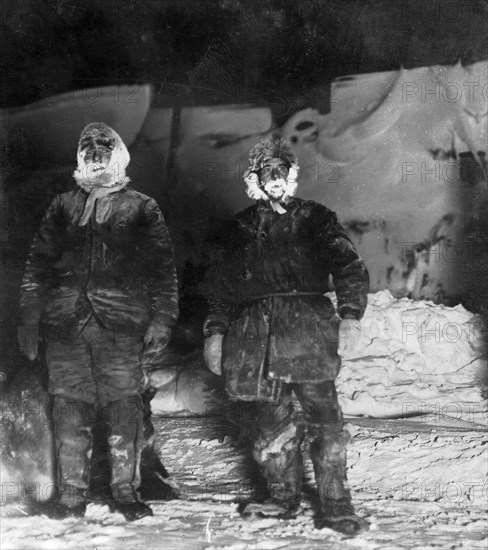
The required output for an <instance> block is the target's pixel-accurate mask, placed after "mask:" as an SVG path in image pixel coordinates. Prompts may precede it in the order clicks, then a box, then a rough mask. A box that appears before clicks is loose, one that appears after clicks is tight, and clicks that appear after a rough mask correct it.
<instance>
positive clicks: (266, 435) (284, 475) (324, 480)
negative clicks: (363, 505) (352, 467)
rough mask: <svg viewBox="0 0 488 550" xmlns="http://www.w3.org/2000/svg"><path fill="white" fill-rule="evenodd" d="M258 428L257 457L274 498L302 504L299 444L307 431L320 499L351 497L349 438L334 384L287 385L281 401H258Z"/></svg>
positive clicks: (301, 469) (254, 450) (331, 382)
mask: <svg viewBox="0 0 488 550" xmlns="http://www.w3.org/2000/svg"><path fill="white" fill-rule="evenodd" d="M293 392H294V393H295V395H296V397H297V399H298V401H299V402H300V405H301V407H302V410H303V420H302V421H301V422H298V421H297V418H296V413H295V410H294V406H293ZM257 427H258V436H257V438H256V439H255V442H254V449H253V457H254V459H255V460H256V462H257V463H258V464H259V466H260V467H261V470H262V472H263V474H264V476H265V478H266V480H267V483H268V489H269V492H270V495H271V497H272V498H273V499H275V500H277V501H283V502H286V503H290V504H293V503H294V502H297V501H299V499H300V495H301V489H302V473H303V458H302V452H301V444H302V441H303V439H304V437H305V434H306V433H307V432H308V437H309V440H310V458H311V460H312V463H313V466H314V471H315V478H316V482H317V487H318V492H319V498H320V501H321V502H322V503H326V502H327V501H329V500H338V499H350V493H349V490H348V487H347V482H346V457H345V446H346V444H347V443H348V441H349V440H350V437H351V436H350V434H349V432H348V431H347V430H344V426H343V417H342V412H341V409H340V406H339V402H338V399H337V391H336V388H335V384H334V382H333V381H327V382H320V383H318V384H312V383H295V384H284V386H283V394H282V398H281V399H280V401H279V402H278V403H270V402H258V403H257Z"/></svg>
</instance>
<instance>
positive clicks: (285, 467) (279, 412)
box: [245, 386, 304, 518]
mask: <svg viewBox="0 0 488 550" xmlns="http://www.w3.org/2000/svg"><path fill="white" fill-rule="evenodd" d="M293 416H294V410H293V403H292V399H291V390H290V389H289V388H288V387H287V386H284V389H283V397H282V399H281V401H280V402H278V403H265V402H263V403H257V426H258V430H259V435H258V437H257V439H256V440H255V442H254V449H253V457H254V459H255V460H256V462H257V463H258V465H259V466H260V468H261V471H262V473H263V475H264V477H265V479H266V481H267V485H268V490H269V494H270V497H271V498H270V499H269V500H268V501H266V502H265V503H262V504H261V505H260V504H256V505H248V506H247V507H246V509H245V512H247V513H250V512H256V513H261V514H262V515H274V516H278V517H285V518H286V517H292V516H293V514H294V513H295V512H296V510H297V508H298V507H299V505H300V498H301V492H302V472H303V459H302V453H301V449H300V445H301V442H302V440H303V435H304V434H303V428H302V426H300V425H297V423H296V422H295V421H294V418H293ZM260 506H261V508H262V509H260ZM274 508H276V511H275V512H274V513H273V509H274Z"/></svg>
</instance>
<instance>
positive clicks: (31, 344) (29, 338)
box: [17, 322, 39, 361]
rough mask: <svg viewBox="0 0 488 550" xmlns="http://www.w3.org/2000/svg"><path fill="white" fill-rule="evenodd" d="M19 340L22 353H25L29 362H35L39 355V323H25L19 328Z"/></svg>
mask: <svg viewBox="0 0 488 550" xmlns="http://www.w3.org/2000/svg"><path fill="white" fill-rule="evenodd" d="M17 340H18V342H19V347H20V351H21V352H22V353H25V355H26V356H27V358H28V359H29V361H34V359H35V358H36V357H37V354H38V345H39V323H37V322H32V323H30V322H24V323H22V325H20V326H19V327H18V328H17Z"/></svg>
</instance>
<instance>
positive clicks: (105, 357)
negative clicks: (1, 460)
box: [46, 317, 144, 506]
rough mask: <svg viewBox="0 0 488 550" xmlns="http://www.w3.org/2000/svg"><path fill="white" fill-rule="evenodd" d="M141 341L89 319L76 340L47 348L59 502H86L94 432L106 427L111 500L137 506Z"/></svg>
mask: <svg viewBox="0 0 488 550" xmlns="http://www.w3.org/2000/svg"><path fill="white" fill-rule="evenodd" d="M142 347H143V342H142V339H141V337H140V335H139V336H138V335H130V334H122V333H117V332H115V331H113V330H107V329H105V328H103V327H101V326H99V325H98V324H97V322H96V321H95V319H94V318H93V317H92V318H91V319H90V320H89V321H88V323H86V325H85V326H84V327H83V329H82V330H81V331H80V333H79V334H76V335H73V337H72V338H70V339H65V340H63V341H52V340H48V341H47V342H46V363H47V367H48V372H49V391H50V393H53V394H54V396H55V398H54V407H53V424H54V439H55V445H56V458H57V480H58V492H59V497H60V501H61V502H62V503H64V504H66V505H68V506H74V505H76V504H77V503H79V502H80V501H84V500H85V499H86V493H87V489H88V486H89V474H90V472H89V469H90V453H91V451H92V430H93V428H94V426H95V423H96V422H97V421H98V422H102V423H103V424H104V428H105V429H104V432H105V433H106V434H107V441H108V448H109V453H110V488H111V493H112V498H113V499H114V500H115V501H117V502H121V503H130V502H134V501H137V500H139V495H138V492H137V489H138V487H139V485H140V459H141V453H142V448H143V445H144V437H143V405H142V398H141V393H142V390H143V372H142V367H141V362H140V358H141V353H142Z"/></svg>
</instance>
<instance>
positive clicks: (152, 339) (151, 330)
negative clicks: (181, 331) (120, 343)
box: [142, 320, 171, 365]
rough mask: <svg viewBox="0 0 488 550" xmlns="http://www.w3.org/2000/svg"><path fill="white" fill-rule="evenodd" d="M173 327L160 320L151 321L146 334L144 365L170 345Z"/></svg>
mask: <svg viewBox="0 0 488 550" xmlns="http://www.w3.org/2000/svg"><path fill="white" fill-rule="evenodd" d="M170 338H171V329H170V328H169V327H168V326H167V325H165V324H164V323H162V322H160V321H155V320H154V321H151V323H149V326H148V328H147V330H146V334H145V335H144V350H143V361H142V362H143V365H147V364H150V363H151V362H152V361H153V360H154V359H155V358H156V357H157V356H158V355H159V354H160V353H161V352H162V351H163V350H164V348H165V347H166V346H167V345H168V343H169V340H170Z"/></svg>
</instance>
